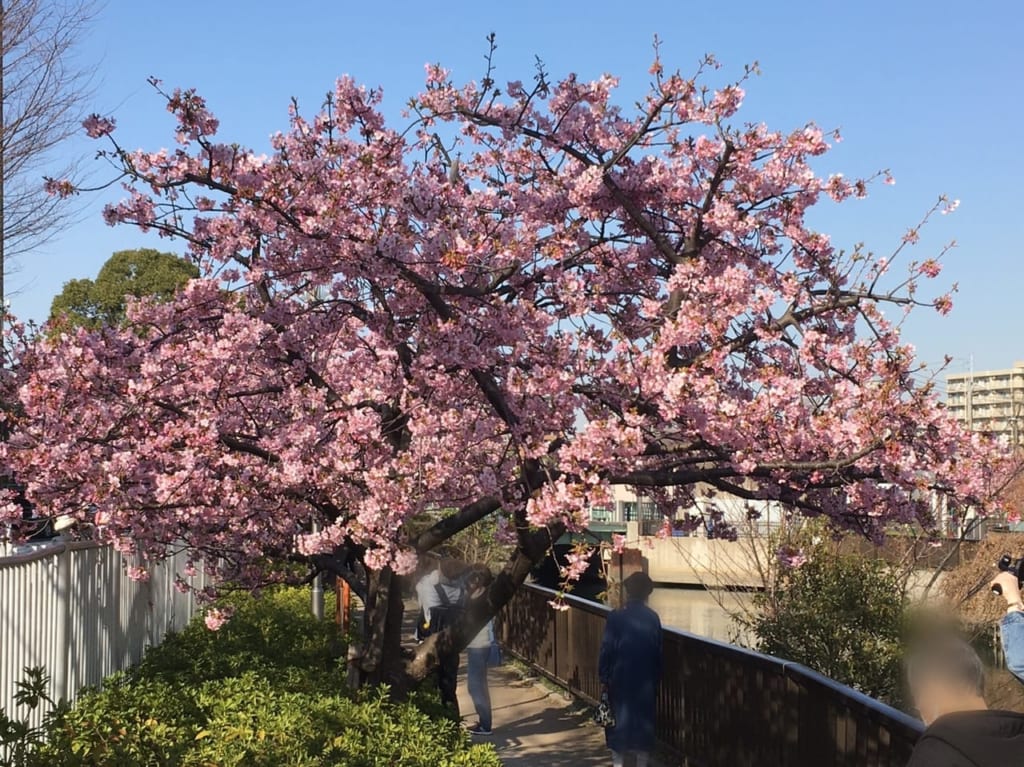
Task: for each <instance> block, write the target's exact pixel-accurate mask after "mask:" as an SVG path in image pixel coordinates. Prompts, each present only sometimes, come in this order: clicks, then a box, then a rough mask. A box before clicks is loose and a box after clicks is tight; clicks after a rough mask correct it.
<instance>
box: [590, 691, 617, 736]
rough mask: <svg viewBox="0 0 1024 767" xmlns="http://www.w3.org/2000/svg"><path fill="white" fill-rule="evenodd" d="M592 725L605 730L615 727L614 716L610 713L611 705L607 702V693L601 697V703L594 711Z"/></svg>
mask: <svg viewBox="0 0 1024 767" xmlns="http://www.w3.org/2000/svg"><path fill="white" fill-rule="evenodd" d="M594 724H596V725H597V726H598V727H604V728H605V729H606V730H607V729H609V728H611V727H614V726H615V714H614V713H613V712H612V704H611V703H610V702H609V701H608V693H604V694H603V695H602V696H601V702H600V703H598V704H597V708H595V709H594Z"/></svg>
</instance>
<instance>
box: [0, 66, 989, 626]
mask: <svg viewBox="0 0 1024 767" xmlns="http://www.w3.org/2000/svg"><path fill="white" fill-rule="evenodd" d="M708 63H709V64H710V63H711V62H708ZM651 71H652V73H653V75H652V77H653V81H652V83H651V86H650V89H649V91H648V92H647V93H646V94H645V95H644V96H643V97H642V98H641V99H640V101H639V106H632V105H634V104H635V103H636V99H635V98H634V95H635V94H623V95H621V96H620V95H617V93H616V89H617V87H618V83H617V80H616V79H615V78H613V77H610V76H606V77H602V78H599V79H597V80H595V81H593V82H586V81H583V80H581V79H579V78H577V77H574V76H569V77H566V78H565V79H562V80H561V81H553V80H549V79H548V78H547V77H546V76H538V77H537V78H536V79H535V80H534V81H533V82H532V83H531V84H528V85H524V84H523V83H519V82H515V83H510V84H509V85H508V87H507V88H504V87H502V89H501V90H500V91H499V90H498V89H497V87H496V85H495V84H494V82H493V79H492V77H491V76H488V78H487V79H486V80H484V81H481V82H479V83H470V84H468V85H465V86H457V85H455V84H454V83H453V82H452V81H451V80H450V77H449V75H448V73H447V72H445V71H444V70H442V69H439V68H436V67H430V68H428V77H427V86H426V90H425V91H424V92H423V93H422V94H420V95H419V96H417V97H416V98H414V99H412V100H411V102H409V103H410V114H409V117H408V124H400V125H396V126H392V125H389V124H388V122H387V121H386V120H385V119H384V116H383V113H382V111H381V102H382V99H383V95H382V94H381V93H380V92H379V91H377V90H371V89H367V88H364V87H362V86H359V85H358V84H356V83H355V82H353V81H352V80H351V79H349V78H342V79H341V80H339V81H338V83H337V85H336V87H335V88H334V90H333V92H332V93H331V96H330V98H329V101H328V104H327V105H326V106H325V107H324V109H323V110H322V111H320V112H319V113H317V114H311V115H306V114H304V113H302V111H301V110H299V109H298V108H294V109H293V110H292V111H291V114H290V116H289V123H288V125H287V127H286V129H285V130H284V131H283V132H280V133H276V134H274V135H273V136H272V137H271V139H270V144H271V147H270V151H269V152H268V153H267V154H263V153H262V152H258V151H252V150H249V149H246V148H244V147H241V146H238V145H237V144H235V143H232V142H231V140H230V138H228V139H226V140H221V139H220V138H219V137H217V136H216V135H215V132H216V131H217V130H218V127H219V126H218V123H217V120H216V119H215V118H214V117H213V116H212V113H211V110H210V108H209V107H208V106H207V104H206V102H205V101H203V100H202V98H200V97H199V96H198V95H197V94H196V93H195V92H194V91H174V92H172V93H170V94H167V95H166V100H167V105H168V108H169V109H170V111H171V112H172V113H173V114H174V116H175V118H176V119H177V122H178V125H177V129H176V130H175V133H174V137H173V138H174V139H176V141H177V142H178V143H177V145H176V147H175V148H173V149H170V150H161V151H158V152H152V153H151V152H146V151H138V152H129V151H125V150H123V149H122V148H121V147H120V146H119V145H118V144H117V143H116V133H115V134H112V135H107V134H110V131H112V130H113V127H114V126H113V121H111V120H104V119H102V118H98V117H96V116H94V117H91V118H89V120H87V121H86V130H87V132H88V133H89V135H92V136H96V137H103V140H104V141H106V142H109V144H110V146H109V148H108V149H106V150H105V153H106V156H107V158H108V159H109V160H111V161H112V162H113V163H114V164H115V165H116V166H118V168H119V170H120V171H122V172H123V174H124V178H125V179H126V189H127V192H126V196H125V199H124V200H123V201H122V202H121V203H119V204H116V205H112V206H111V207H110V208H108V210H107V211H106V213H105V216H106V218H107V220H108V221H109V222H111V223H114V224H128V225H132V226H137V227H140V228H142V229H146V230H150V231H154V232H156V233H158V234H160V235H162V236H169V237H173V238H175V239H176V241H177V242H179V243H180V244H181V245H182V246H184V247H186V248H187V250H188V254H189V257H190V258H192V259H193V260H194V261H195V262H196V263H197V264H198V265H199V266H200V268H201V270H202V277H201V278H200V279H197V280H194V281H193V282H192V283H191V284H190V285H189V286H188V288H187V289H186V290H184V291H183V292H182V293H180V294H179V295H178V296H177V297H176V298H175V299H174V300H173V301H171V302H168V303H156V302H148V301H145V300H143V301H138V302H135V303H134V304H133V305H132V306H131V308H130V311H129V320H128V323H127V324H126V325H125V326H124V327H117V328H108V329H104V330H101V331H97V332H92V333H88V332H85V331H75V332H73V333H65V334H60V335H54V336H52V337H49V338H46V339H44V340H42V341H39V342H37V343H32V344H27V345H26V346H25V347H24V348H23V350H22V355H21V358H20V362H19V364H18V367H17V373H16V375H17V380H16V381H14V382H13V386H14V388H13V389H12V391H14V392H16V398H17V401H18V406H17V408H16V409H14V410H13V411H12V412H14V413H16V415H12V416H11V418H12V419H13V421H12V424H11V425H12V427H13V428H14V434H13V436H12V438H11V439H10V440H9V441H8V442H7V443H6V445H5V447H4V451H5V452H4V458H5V460H6V461H7V462H8V464H9V466H10V467H11V469H12V470H13V472H14V473H15V474H16V476H17V478H18V479H19V480H20V481H21V482H23V483H24V484H25V486H26V488H27V491H26V492H27V494H28V497H29V498H30V499H31V500H32V501H33V502H35V503H36V504H38V505H39V506H40V507H41V508H46V509H51V510H53V511H54V513H58V512H63V511H65V510H71V512H72V513H75V514H77V513H79V512H78V510H79V509H82V508H84V507H85V506H86V505H89V506H90V507H91V508H93V509H94V510H95V512H96V513H97V514H102V515H103V517H104V519H105V520H106V524H105V525H104V526H103V527H102V529H101V531H100V534H101V535H102V536H104V537H106V538H107V539H108V540H111V541H116V542H117V543H118V545H120V546H122V547H125V548H127V549H129V550H131V551H133V552H136V553H137V554H139V555H140V556H142V557H143V558H144V559H145V558H149V559H159V558H161V557H163V556H165V555H166V554H167V553H168V552H169V551H170V550H171V549H172V548H174V547H177V546H185V547H188V548H190V549H191V550H192V551H193V554H194V556H195V557H196V559H197V561H202V562H204V563H205V567H206V568H207V569H208V570H210V571H211V572H212V574H213V575H215V576H216V575H223V576H226V577H229V578H231V579H232V580H233V581H235V582H237V583H242V584H250V585H256V584H259V583H263V582H266V581H267V580H271V579H274V578H280V577H285V575H286V574H289V575H291V576H294V573H295V569H294V566H293V565H294V563H296V562H298V563H306V564H308V565H310V566H311V567H314V568H321V567H330V568H335V569H336V570H337V572H339V573H340V574H342V575H343V576H344V577H348V578H351V579H352V580H353V583H357V584H358V583H364V584H367V583H368V584H370V585H369V586H366V588H373V585H372V584H373V582H374V581H373V579H374V578H375V577H376V576H375V575H374V573H385V574H386V573H391V572H399V573H404V572H407V571H409V570H410V569H411V568H412V567H413V566H414V562H415V556H416V555H417V553H421V552H422V551H423V550H425V549H430V548H434V547H436V546H438V545H440V544H442V543H443V542H444V541H445V540H446V539H447V538H448V537H450V536H451V535H453V534H455V533H456V532H458V531H459V530H462V529H464V528H466V527H467V526H469V525H472V524H475V523H477V522H478V521H480V520H482V519H484V518H486V517H488V516H489V515H491V514H496V513H499V510H500V513H502V514H503V515H505V516H504V517H503V519H506V520H507V521H503V522H502V524H501V534H502V536H503V538H505V539H514V541H515V547H514V554H513V558H512V560H511V561H510V564H509V569H508V575H509V578H508V579H506V580H500V579H499V582H498V587H502V588H504V587H505V586H506V585H507V584H509V583H515V582H521V581H522V579H524V578H525V577H526V574H527V572H528V571H529V569H530V568H531V567H532V565H533V564H534V563H535V562H536V561H538V560H539V559H540V558H542V557H543V556H545V554H546V553H547V552H548V550H549V548H550V546H551V544H552V542H553V541H555V540H557V539H558V538H559V537H560V536H561V535H562V533H563V532H564V531H565V530H566V529H579V528H582V527H584V526H585V525H586V524H587V520H588V518H589V516H588V512H589V508H590V507H592V506H594V505H600V504H601V503H603V501H604V499H606V498H607V496H608V492H609V487H610V486H611V485H612V484H626V485H630V486H633V487H635V488H637V489H638V490H639V492H640V493H641V494H645V493H646V494H650V495H651V497H652V498H654V499H655V501H656V502H658V503H659V506H661V507H664V506H665V505H666V504H673V503H674V504H679V505H683V506H684V507H688V508H689V509H690V511H691V512H692V513H694V514H698V513H699V512H697V511H696V509H695V507H694V505H693V503H694V501H693V499H694V498H695V497H696V496H697V495H698V494H699V495H700V496H701V497H705V496H710V497H712V498H713V496H715V495H718V494H727V495H730V496H738V497H740V498H743V499H746V500H749V501H758V500H770V501H773V502H776V503H778V504H781V505H782V506H784V507H786V508H788V509H790V510H791V511H793V512H794V513H805V514H812V515H822V516H824V517H826V518H827V519H829V520H831V522H832V523H833V524H834V525H835V526H836V527H838V528H843V529H849V530H854V531H856V532H857V533H859V534H863V535H866V536H871V537H876V538H877V537H879V536H881V535H882V534H883V533H884V530H885V529H886V526H887V525H888V524H889V523H892V522H898V523H906V524H918V525H923V526H925V527H926V528H931V527H932V526H933V525H934V519H933V517H932V507H933V506H932V503H931V500H930V498H931V495H932V494H935V493H937V494H941V495H947V496H949V497H950V498H951V500H952V501H953V502H954V503H962V504H970V505H974V506H976V507H978V508H981V509H984V508H985V504H986V503H987V502H988V497H989V494H990V491H991V490H992V485H991V482H992V477H993V472H994V471H995V470H996V468H997V467H996V466H994V459H995V457H996V456H995V453H994V452H993V451H992V448H991V447H990V446H989V445H987V444H985V443H983V442H982V441H980V440H978V439H975V440H973V441H972V440H970V439H968V438H966V437H965V435H964V434H963V433H962V431H961V429H960V428H959V427H958V426H957V425H956V424H955V422H954V421H953V419H952V418H950V417H949V416H948V414H947V413H946V412H945V411H944V409H943V408H942V407H941V406H940V404H939V403H938V401H937V395H936V392H935V390H934V388H933V387H932V386H931V385H929V384H928V383H923V382H921V378H920V377H919V372H920V367H919V365H918V363H917V362H916V361H915V360H914V357H913V353H912V350H911V349H910V347H909V346H907V345H906V344H904V343H903V342H902V341H901V340H900V336H899V333H898V329H897V327H896V325H894V323H893V321H891V320H890V319H889V318H888V317H887V315H886V307H887V306H889V305H891V306H894V307H897V308H898V310H897V311H895V312H894V314H895V315H896V316H902V311H900V310H901V309H903V308H909V307H911V306H914V305H920V304H924V305H929V306H934V307H935V308H937V309H939V310H940V311H947V310H948V309H949V307H950V305H951V302H950V299H949V297H948V296H940V297H938V298H934V297H931V296H926V295H925V294H924V291H923V288H922V287H921V285H920V284H919V281H920V280H925V279H927V278H929V277H932V276H934V275H937V274H938V271H939V269H938V260H937V259H938V258H939V256H940V255H941V254H927V256H926V257H922V258H921V259H920V260H919V262H918V265H917V266H914V265H912V264H911V263H906V264H903V265H902V266H901V264H900V261H899V259H900V257H901V255H902V253H903V252H904V251H906V250H909V249H911V248H912V247H913V243H912V241H911V240H916V235H915V237H913V238H909V239H908V240H907V242H904V243H894V251H893V253H892V254H890V257H888V258H887V259H884V260H883V259H876V258H874V257H873V256H871V255H870V254H868V253H867V252H864V251H860V250H857V249H854V250H848V251H845V255H844V251H842V250H841V247H842V246H843V244H841V243H834V242H833V241H832V240H831V239H830V238H829V237H828V236H827V235H825V234H823V233H821V232H818V231H815V230H814V229H812V228H811V227H810V226H809V225H808V223H807V215H808V212H809V211H810V210H811V209H812V208H813V206H814V205H815V204H817V203H818V202H820V201H823V200H836V201H839V202H841V203H842V204H844V205H846V204H854V205H855V204H856V202H855V201H856V199H858V198H860V197H863V196H864V195H865V194H866V193H867V189H868V187H869V185H870V182H871V180H872V179H849V178H846V177H844V176H843V175H841V174H838V173H833V174H828V173H826V174H825V175H821V174H819V172H818V169H826V168H827V165H828V163H827V160H826V158H825V157H824V156H825V155H826V153H827V152H828V149H829V141H832V140H837V137H835V136H830V135H829V134H827V133H825V132H823V131H822V130H820V129H818V128H817V127H816V126H814V125H813V124H808V125H806V126H805V127H802V128H800V129H798V130H796V131H793V132H789V133H787V132H782V131H778V130H774V129H772V128H770V127H768V126H766V125H763V124H760V123H757V122H749V121H750V120H751V116H745V117H743V118H742V119H739V118H737V120H736V125H737V127H729V125H730V117H731V116H732V115H733V114H734V113H735V112H736V111H737V110H738V109H740V105H741V101H742V98H743V86H744V83H742V82H737V83H728V82H723V83H717V85H716V83H715V82H713V78H714V77H717V74H716V70H714V69H710V71H709V72H703V71H702V72H699V73H697V75H695V76H694V77H685V76H682V75H679V74H670V73H668V72H667V70H665V68H664V67H663V65H662V64H661V63H660V62H658V63H657V64H656V66H654V67H652V70H651ZM808 102H809V103H813V99H809V100H808ZM879 178H880V179H885V180H889V177H888V176H887V175H885V174H880V176H879ZM54 190H55V191H56V192H57V193H60V192H61V187H59V186H58V185H56V184H55V186H54ZM889 193H890V194H891V192H889ZM949 207H951V205H950V203H949V202H948V201H946V200H941V201H940V202H939V203H938V204H937V206H936V208H935V210H936V211H938V210H946V209H948V208H949ZM923 223H924V222H923V221H922V222H918V223H916V224H914V227H913V229H912V231H913V232H915V233H916V232H917V231H919V229H920V226H921V225H922V224H923ZM918 247H920V246H918ZM900 269H904V270H905V271H906V273H907V275H908V276H907V277H906V278H905V279H901V278H900V277H899V276H897V275H898V272H899V270H900ZM667 489H671V490H672V494H668V493H667ZM659 498H661V499H664V502H662V501H659V500H658V499H659ZM12 509H13V507H12ZM12 516H13V514H12ZM414 520H415V521H416V523H415V524H412V523H413V521H414ZM719 521H720V520H706V523H707V526H709V527H710V526H712V525H718V523H719ZM694 526H696V525H694ZM616 545H617V546H618V545H619V543H617V544H616ZM797 559H798V557H796V556H793V557H789V558H788V559H787V561H788V562H790V563H791V566H795V563H796V561H797ZM586 561H587V560H586V557H585V556H584V555H582V554H580V555H579V557H578V558H577V559H574V560H572V561H570V562H568V563H567V564H566V565H565V568H566V573H565V574H566V575H567V576H570V577H575V576H578V575H579V573H580V572H581V571H582V570H583V569H584V568H585V566H586ZM286 564H287V567H285V566H284V565H286ZM289 568H290V569H289ZM385 587H386V583H384V582H382V583H381V585H380V588H382V589H384V588H385ZM496 588H497V587H496ZM504 598H507V596H503V597H501V598H498V597H495V598H494V600H492V606H500V603H501V600H502V599H504ZM209 620H214V619H211V618H208V621H209ZM214 622H216V621H215V620H214Z"/></svg>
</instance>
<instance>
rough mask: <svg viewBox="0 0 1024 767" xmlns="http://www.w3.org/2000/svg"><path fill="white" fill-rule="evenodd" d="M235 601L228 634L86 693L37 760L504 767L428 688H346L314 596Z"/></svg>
mask: <svg viewBox="0 0 1024 767" xmlns="http://www.w3.org/2000/svg"><path fill="white" fill-rule="evenodd" d="M230 601H231V604H232V605H233V606H234V607H235V609H236V612H235V616H234V617H233V618H232V620H231V621H230V622H229V623H228V624H227V625H225V626H224V627H222V628H221V629H220V630H219V631H216V632H212V631H209V630H208V629H206V628H205V627H204V626H203V625H202V623H201V622H199V621H197V622H195V623H193V624H192V625H190V626H189V627H188V628H187V629H186V630H184V631H182V632H181V633H180V634H178V635H176V636H174V637H170V638H169V639H168V641H167V642H166V643H165V644H164V645H162V646H161V647H158V648H154V649H153V650H151V651H150V652H149V653H148V654H147V656H146V659H145V660H144V661H143V663H142V664H140V665H139V666H138V667H137V668H135V669H132V670H131V671H129V672H127V673H124V674H120V675H116V676H114V677H111V678H110V679H108V680H107V681H106V682H105V683H104V686H103V687H102V688H100V689H93V690H87V691H85V692H84V693H83V694H82V695H81V696H80V698H79V699H78V701H77V702H76V703H75V706H74V707H73V709H71V710H70V711H66V712H63V713H62V715H61V716H59V717H57V718H56V720H55V721H54V722H53V723H52V724H51V726H50V731H49V736H48V742H47V744H46V745H45V746H43V747H40V748H38V749H37V751H36V753H35V756H36V761H35V762H33V763H32V767H35V765H40V766H41V765H52V767H100V766H101V765H102V766H103V767H157V766H158V765H159V766H160V767H213V766H217V767H220V766H221V765H224V766H227V767H232V766H237V767H242V766H243V765H244V766H245V767H499V761H498V758H497V755H496V754H495V752H494V749H493V748H491V747H490V746H485V745H472V744H471V743H470V742H469V738H468V736H467V735H466V734H465V733H464V732H463V731H462V728H461V727H460V726H459V725H458V724H457V723H456V722H453V721H451V719H449V718H447V717H446V716H438V715H437V711H438V707H437V704H436V701H433V700H432V699H431V697H430V696H429V695H419V694H417V695H414V696H413V697H412V698H411V699H410V700H409V701H407V702H404V703H395V702H393V701H391V700H390V699H389V698H388V696H387V693H386V691H385V690H380V689H374V690H362V691H359V692H357V693H354V694H349V693H347V692H345V690H344V688H343V675H342V673H341V668H340V664H339V663H338V660H337V658H338V648H339V645H338V643H337V642H336V641H335V635H334V629H333V626H332V625H331V624H330V623H320V622H317V621H316V620H314V619H313V618H312V616H310V615H309V598H308V592H304V591H303V590H300V589H280V590H276V591H274V592H270V593H268V594H267V595H266V596H265V597H264V598H263V599H261V600H252V599H251V598H248V597H241V596H237V597H232V598H231V600H230Z"/></svg>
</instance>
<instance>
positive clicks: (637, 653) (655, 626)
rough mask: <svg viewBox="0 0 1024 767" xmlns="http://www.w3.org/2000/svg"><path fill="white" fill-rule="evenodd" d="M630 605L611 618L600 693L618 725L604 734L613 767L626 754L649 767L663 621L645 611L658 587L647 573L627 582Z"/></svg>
mask: <svg viewBox="0 0 1024 767" xmlns="http://www.w3.org/2000/svg"><path fill="white" fill-rule="evenodd" d="M622 585H623V588H624V589H625V592H626V604H625V605H624V606H623V607H621V608H620V609H618V610H615V611H614V612H612V613H611V614H610V615H609V616H608V621H607V622H606V623H605V629H604V638H603V639H602V640H601V655H600V658H599V662H598V673H599V675H600V678H601V688H602V689H601V692H602V695H603V696H607V698H608V702H609V704H610V705H611V709H612V713H613V715H614V718H615V724H614V725H613V726H612V727H608V728H607V729H606V730H605V739H606V742H607V744H608V748H610V749H611V752H612V764H613V765H614V766H615V767H621V766H622V764H623V760H624V759H625V755H626V754H627V753H630V752H632V753H634V754H636V764H637V767H647V764H648V763H649V760H650V753H651V751H653V750H654V720H655V705H656V702H657V695H658V683H659V681H660V679H661V620H660V619H659V618H658V614H657V613H656V612H654V610H652V609H651V608H650V607H648V606H647V598H648V597H649V596H650V595H651V592H652V591H654V584H653V582H652V581H651V579H650V578H649V577H648V576H647V575H645V574H644V573H633V575H630V576H629V577H628V578H626V580H625V581H623V584H622Z"/></svg>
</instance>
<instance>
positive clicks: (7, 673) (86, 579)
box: [0, 542, 205, 723]
mask: <svg viewBox="0 0 1024 767" xmlns="http://www.w3.org/2000/svg"><path fill="white" fill-rule="evenodd" d="M125 564H126V562H125V559H124V558H123V557H122V555H121V554H120V553H118V552H117V551H115V550H114V549H113V548H112V547H110V546H100V545H97V544H95V543H90V542H69V543H51V544H48V545H46V546H41V547H39V548H37V549H35V550H33V551H29V552H27V553H21V554H15V555H12V556H3V557H0V707H2V708H4V709H5V710H6V711H7V712H8V714H9V715H24V714H25V713H26V712H24V711H20V710H19V709H18V708H16V707H15V705H14V685H15V682H17V681H19V680H20V679H22V677H23V670H24V669H25V668H26V667H30V666H43V667H44V668H45V669H46V672H47V673H48V674H49V675H50V680H51V681H50V690H51V693H50V696H51V697H52V698H53V699H54V700H58V699H60V698H65V699H71V698H72V697H73V696H74V695H75V693H76V692H77V691H78V690H80V689H81V688H82V687H85V686H87V685H96V684H99V683H100V682H101V681H102V680H103V678H104V677H106V676H108V675H110V674H112V673H114V672H115V671H119V670H122V669H125V668H127V667H128V666H130V665H132V664H134V663H138V661H139V660H140V659H141V658H142V654H143V652H144V651H145V649H146V648H147V647H149V646H151V645H156V644H159V643H160V642H161V641H163V638H164V635H165V634H166V633H167V632H168V631H170V630H172V629H174V630H180V629H181V628H182V627H183V626H184V625H185V624H186V623H187V622H188V621H189V619H190V618H191V617H192V614H193V613H194V612H195V610H196V604H195V598H194V596H193V595H192V594H191V593H189V594H182V593H180V592H178V591H177V590H176V589H175V588H174V574H175V572H177V571H178V570H179V569H180V565H183V564H184V563H183V562H182V563H177V564H178V565H179V566H177V567H176V563H175V561H174V559H170V560H168V561H167V562H166V563H164V564H159V565H156V566H154V567H152V568H151V570H150V578H149V580H148V581H133V580H131V579H130V578H128V576H127V575H126V574H125ZM127 564H129V565H130V564H133V563H132V562H128V563H127ZM193 584H194V585H197V586H199V587H202V586H204V585H205V582H204V578H203V576H202V575H201V574H200V575H197V576H196V578H195V579H194V580H193ZM42 714H43V712H42V711H37V712H36V713H35V715H34V719H35V722H38V721H39V719H40V718H41V717H42ZM16 718H18V717H17V716H16ZM35 722H34V723H35Z"/></svg>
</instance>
